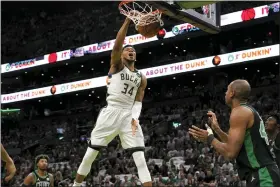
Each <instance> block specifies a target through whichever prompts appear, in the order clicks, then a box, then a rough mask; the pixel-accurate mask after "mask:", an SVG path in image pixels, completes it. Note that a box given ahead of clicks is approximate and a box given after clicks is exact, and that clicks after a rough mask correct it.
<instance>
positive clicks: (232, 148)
mask: <svg viewBox="0 0 280 187" xmlns="http://www.w3.org/2000/svg"><path fill="white" fill-rule="evenodd" d="M250 115H251V111H249V109H247V108H243V107H242V108H239V109H236V110H233V111H232V113H231V116H230V129H229V134H228V141H227V142H226V143H222V142H220V141H219V140H217V139H216V138H215V139H214V140H213V141H212V143H211V145H212V146H213V147H214V149H215V150H216V151H218V152H219V153H220V154H221V155H223V156H224V157H225V158H226V159H230V160H231V159H235V158H236V157H237V155H238V154H239V151H240V149H241V147H242V145H243V142H244V138H245V133H246V129H247V126H248V123H249V119H250Z"/></svg>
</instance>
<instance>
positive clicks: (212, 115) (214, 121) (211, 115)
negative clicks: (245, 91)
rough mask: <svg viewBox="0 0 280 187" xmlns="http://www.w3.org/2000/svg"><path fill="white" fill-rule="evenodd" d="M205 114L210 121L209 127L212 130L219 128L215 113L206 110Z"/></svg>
mask: <svg viewBox="0 0 280 187" xmlns="http://www.w3.org/2000/svg"><path fill="white" fill-rule="evenodd" d="M207 116H209V119H210V122H211V128H212V129H213V130H215V129H218V128H220V126H219V123H218V120H217V117H216V114H215V113H214V112H212V111H208V112H207Z"/></svg>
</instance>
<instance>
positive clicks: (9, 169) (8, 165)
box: [5, 159, 16, 182]
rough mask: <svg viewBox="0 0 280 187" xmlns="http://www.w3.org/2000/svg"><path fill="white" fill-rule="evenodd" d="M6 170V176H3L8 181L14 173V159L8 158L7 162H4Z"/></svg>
mask: <svg viewBox="0 0 280 187" xmlns="http://www.w3.org/2000/svg"><path fill="white" fill-rule="evenodd" d="M5 167H6V170H7V176H6V177H5V181H6V182H9V181H10V180H11V179H12V178H13V177H14V176H15V174H16V166H15V164H14V161H13V160H12V159H10V160H9V161H8V162H6V166H5Z"/></svg>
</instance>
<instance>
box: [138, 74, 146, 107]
mask: <svg viewBox="0 0 280 187" xmlns="http://www.w3.org/2000/svg"><path fill="white" fill-rule="evenodd" d="M146 87H147V78H146V77H145V75H143V74H142V80H141V85H140V87H139V88H138V91H137V94H136V97H135V101H138V102H142V101H143V99H144V95H145V89H146Z"/></svg>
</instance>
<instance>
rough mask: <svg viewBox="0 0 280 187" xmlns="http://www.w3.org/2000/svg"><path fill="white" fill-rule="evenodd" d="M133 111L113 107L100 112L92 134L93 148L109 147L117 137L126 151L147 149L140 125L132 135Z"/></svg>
mask: <svg viewBox="0 0 280 187" xmlns="http://www.w3.org/2000/svg"><path fill="white" fill-rule="evenodd" d="M131 120H132V116H131V109H130V110H128V109H120V108H115V107H112V106H107V107H104V108H102V109H101V110H100V113H99V115H98V118H97V120H96V124H95V127H94V129H93V130H92V132H91V139H90V143H91V147H92V148H94V147H104V146H107V145H108V144H109V143H110V142H111V141H112V140H113V139H114V138H115V137H116V136H117V135H119V136H120V139H121V143H122V147H123V148H124V149H129V148H140V147H143V148H144V147H145V144H144V136H143V132H142V128H141V126H140V125H138V128H137V131H136V133H135V135H134V136H133V135H132V128H131Z"/></svg>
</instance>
